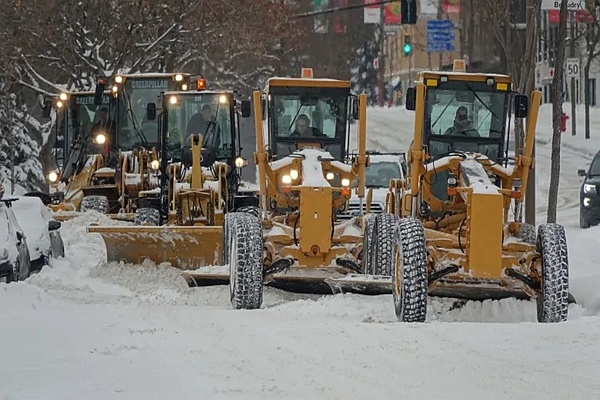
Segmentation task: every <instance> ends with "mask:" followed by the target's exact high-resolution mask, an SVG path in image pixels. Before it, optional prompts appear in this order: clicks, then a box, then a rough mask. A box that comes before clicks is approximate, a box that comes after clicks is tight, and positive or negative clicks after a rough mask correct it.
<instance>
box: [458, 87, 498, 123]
mask: <svg viewBox="0 0 600 400" xmlns="http://www.w3.org/2000/svg"><path fill="white" fill-rule="evenodd" d="M465 85H467V87H468V88H469V90H470V91H471V93H473V94H474V95H475V97H476V98H477V100H479V102H480V103H481V104H483V106H484V107H485V108H487V110H488V111H489V112H491V113H492V115H493V116H494V118H496V119H499V118H498V116H497V115H496V114H495V113H494V112H493V111H492V109H491V108H489V107H488V106H487V104H485V103H484V102H483V100H481V98H480V97H479V95H478V94H477V92H475V90H473V87H472V86H471V85H469V84H468V83H465Z"/></svg>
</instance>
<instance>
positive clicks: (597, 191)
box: [577, 151, 600, 229]
mask: <svg viewBox="0 0 600 400" xmlns="http://www.w3.org/2000/svg"><path fill="white" fill-rule="evenodd" d="M577 174H578V175H579V176H585V180H584V181H583V185H581V191H580V195H579V226H580V227H581V228H584V229H585V228H589V227H590V226H591V225H596V224H598V223H599V222H600V151H599V152H598V153H596V156H595V157H594V159H593V160H592V164H591V165H590V169H588V171H587V172H586V171H585V170H584V169H580V170H579V171H577Z"/></svg>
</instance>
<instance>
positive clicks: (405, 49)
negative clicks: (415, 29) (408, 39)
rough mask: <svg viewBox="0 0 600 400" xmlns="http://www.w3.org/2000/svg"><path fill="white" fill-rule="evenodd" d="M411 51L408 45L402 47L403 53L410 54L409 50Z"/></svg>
mask: <svg viewBox="0 0 600 400" xmlns="http://www.w3.org/2000/svg"><path fill="white" fill-rule="evenodd" d="M411 49H412V46H411V45H410V44H408V43H407V44H405V45H404V52H405V53H410V50H411Z"/></svg>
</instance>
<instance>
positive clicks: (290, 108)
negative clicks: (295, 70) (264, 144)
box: [274, 94, 346, 139]
mask: <svg viewBox="0 0 600 400" xmlns="http://www.w3.org/2000/svg"><path fill="white" fill-rule="evenodd" d="M274 114H275V118H274V120H275V127H274V131H275V132H274V133H275V135H276V136H279V137H290V138H314V137H321V138H331V139H333V138H338V139H340V138H343V136H344V132H345V128H346V96H340V95H319V96H313V95H306V96H305V95H300V94H290V95H287V94H282V95H275V96H274Z"/></svg>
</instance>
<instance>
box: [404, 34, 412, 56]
mask: <svg viewBox="0 0 600 400" xmlns="http://www.w3.org/2000/svg"><path fill="white" fill-rule="evenodd" d="M402 52H403V53H404V56H405V57H408V56H410V55H411V53H412V43H411V42H410V35H404V47H403V48H402Z"/></svg>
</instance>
